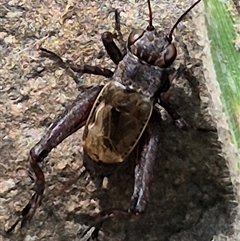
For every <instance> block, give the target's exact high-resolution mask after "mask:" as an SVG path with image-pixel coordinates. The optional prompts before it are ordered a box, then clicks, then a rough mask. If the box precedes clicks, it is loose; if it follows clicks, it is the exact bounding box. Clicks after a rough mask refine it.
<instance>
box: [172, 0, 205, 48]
mask: <svg viewBox="0 0 240 241" xmlns="http://www.w3.org/2000/svg"><path fill="white" fill-rule="evenodd" d="M199 2H201V0H198V1H196V2H195V3H194V4H193V5H192V6H191V7H190V8H189V9H187V10H186V11H185V12H184V13H183V14H182V15H181V16H180V18H179V19H178V20H177V22H176V23H175V24H174V25H173V27H172V29H171V30H170V33H169V35H168V40H169V42H170V43H171V42H172V35H173V31H174V30H175V28H176V27H177V25H178V24H179V23H180V22H181V21H182V19H183V18H184V17H185V16H186V15H187V14H188V13H189V12H190V11H191V10H192V9H193V8H194V7H195V6H196V5H197V4H198V3H199Z"/></svg>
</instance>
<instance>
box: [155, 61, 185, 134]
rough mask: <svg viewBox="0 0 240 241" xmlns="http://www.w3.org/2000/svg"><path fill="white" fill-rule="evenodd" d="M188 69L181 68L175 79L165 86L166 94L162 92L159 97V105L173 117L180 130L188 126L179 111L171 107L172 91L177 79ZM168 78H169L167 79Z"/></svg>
mask: <svg viewBox="0 0 240 241" xmlns="http://www.w3.org/2000/svg"><path fill="white" fill-rule="evenodd" d="M185 69H186V67H184V66H180V67H179V68H178V70H177V72H176V73H175V75H174V77H173V78H172V79H171V80H169V81H166V82H167V84H166V86H165V92H161V93H160V96H159V100H160V102H159V104H160V105H161V106H162V107H163V108H164V109H165V110H166V111H167V112H168V114H169V115H170V116H171V117H172V119H173V120H174V122H175V125H176V126H177V127H178V128H180V129H187V127H188V124H187V123H186V122H185V120H184V119H183V118H182V117H181V116H180V115H179V114H178V113H177V111H176V110H175V109H174V108H173V107H172V106H171V104H170V101H169V100H170V97H171V96H172V91H173V89H174V85H175V84H174V82H175V80H176V79H178V78H179V77H180V76H181V75H182V74H183V72H184V71H185ZM166 78H168V76H167V77H166Z"/></svg>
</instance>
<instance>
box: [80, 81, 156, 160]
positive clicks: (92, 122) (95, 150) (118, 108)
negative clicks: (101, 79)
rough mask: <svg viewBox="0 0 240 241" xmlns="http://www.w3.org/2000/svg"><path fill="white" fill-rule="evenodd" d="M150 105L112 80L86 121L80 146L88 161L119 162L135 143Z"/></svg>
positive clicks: (147, 100)
mask: <svg viewBox="0 0 240 241" xmlns="http://www.w3.org/2000/svg"><path fill="white" fill-rule="evenodd" d="M152 108H153V103H152V101H151V100H150V99H149V98H146V97H145V96H143V95H141V94H139V93H138V92H136V91H133V90H129V89H126V87H125V86H123V85H122V84H120V83H118V82H114V81H111V82H109V83H108V84H106V86H105V87H104V88H103V89H102V91H101V92H100V94H99V96H98V98H97V99H96V101H95V104H94V106H93V108H92V111H91V113H90V115H89V118H88V120H87V123H86V126H85V129H84V133H83V143H84V144H83V147H84V150H85V151H86V152H87V153H88V155H89V156H90V158H91V159H92V160H94V161H101V162H104V163H119V162H122V161H123V160H124V159H125V158H126V157H127V156H128V155H129V154H130V153H131V151H132V150H133V148H134V147H135V146H136V144H137V143H138V141H139V139H140V137H141V135H142V133H143V131H144V129H145V128H146V125H147V124H148V121H149V118H150V116H151V113H152Z"/></svg>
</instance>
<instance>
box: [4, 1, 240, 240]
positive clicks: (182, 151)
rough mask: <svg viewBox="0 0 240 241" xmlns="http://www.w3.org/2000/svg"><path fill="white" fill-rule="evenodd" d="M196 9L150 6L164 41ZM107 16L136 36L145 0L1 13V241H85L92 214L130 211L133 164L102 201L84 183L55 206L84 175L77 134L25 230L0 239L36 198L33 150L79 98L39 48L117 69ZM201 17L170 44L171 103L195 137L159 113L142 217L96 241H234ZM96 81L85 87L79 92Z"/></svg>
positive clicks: (53, 160)
mask: <svg viewBox="0 0 240 241" xmlns="http://www.w3.org/2000/svg"><path fill="white" fill-rule="evenodd" d="M191 3H192V1H181V0H179V1H157V0H153V1H152V6H153V14H154V15H153V19H154V25H155V26H156V27H157V28H159V29H164V31H166V33H167V32H168V31H169V29H170V27H171V26H172V25H173V23H174V22H175V21H176V19H177V18H178V16H180V15H181V14H182V13H183V11H184V10H185V9H187V7H189V5H190V4H191ZM112 8H121V9H123V10H124V12H122V13H121V17H122V18H121V22H122V31H123V34H124V37H125V39H127V36H128V34H129V33H130V31H131V29H132V28H138V27H144V28H145V27H146V26H147V20H148V15H147V12H148V11H147V4H146V1H132V0H129V1H124V0H121V1H113V0H106V1H77V0H69V1H49V0H42V1H40V0H36V1H31V0H12V1H6V3H1V4H0V43H1V44H0V50H1V51H0V66H1V67H0V76H1V80H0V113H1V114H0V154H1V162H0V167H1V168H0V224H1V225H0V226H1V228H0V240H4V241H10V240H19V241H20V240H24V241H30V240H31V241H33V240H43V241H45V240H48V241H51V240H53V241H56V240H58V241H61V240H86V238H85V239H84V238H80V236H81V235H80V234H81V233H82V232H84V230H86V228H87V227H88V225H87V224H86V220H87V219H88V217H89V215H93V214H95V213H97V212H99V210H102V209H105V208H111V207H117V208H128V207H129V203H130V197H131V193H132V191H133V166H132V165H130V163H131V162H130V163H129V166H128V165H126V166H125V167H124V169H122V170H119V171H118V172H117V173H114V174H113V176H111V177H110V178H109V180H108V189H107V190H102V191H99V190H96V188H95V186H94V184H93V182H92V181H91V180H90V179H89V177H88V176H85V177H82V178H80V179H79V180H78V181H77V182H76V183H75V184H73V185H72V186H71V187H70V188H69V189H68V190H66V191H65V192H64V193H63V194H62V195H58V193H59V192H58V191H59V190H60V189H61V188H62V187H63V186H64V184H65V183H67V182H68V181H69V180H70V179H71V178H73V177H74V176H77V175H78V174H79V173H80V170H81V166H82V147H81V135H82V131H78V132H77V133H75V134H74V135H72V136H71V137H69V138H68V139H67V140H66V141H64V142H63V143H62V144H61V145H60V146H59V147H58V148H56V149H55V150H54V151H53V152H52V153H51V154H50V155H49V156H48V158H46V161H45V162H44V164H43V170H44V173H45V175H46V183H47V184H46V185H47V186H46V191H45V197H44V200H43V203H42V207H41V208H40V209H39V210H38V212H37V213H36V215H35V216H34V218H33V220H32V222H31V223H30V225H29V226H28V227H27V228H25V229H23V230H21V231H20V230H19V229H18V228H17V229H16V231H14V233H13V234H11V235H7V234H5V233H4V229H6V228H8V227H9V226H10V225H11V224H12V223H13V222H14V221H15V219H16V217H17V214H19V212H20V211H21V209H22V208H23V207H24V206H25V205H26V203H27V202H28V200H29V198H30V196H31V190H30V188H31V184H32V183H31V180H30V178H29V177H28V175H27V170H28V163H27V161H26V159H27V154H28V151H29V150H30V148H31V147H32V146H33V145H34V144H35V143H37V141H38V140H39V139H40V137H41V136H42V134H43V132H44V130H45V129H46V127H47V126H48V125H49V124H50V123H51V122H52V121H53V120H54V119H55V118H56V116H58V115H59V114H60V113H61V112H62V111H63V110H64V108H66V107H67V105H68V102H69V101H70V100H72V99H74V98H75V97H76V96H77V93H78V90H77V87H76V85H75V83H74V81H73V79H72V78H71V77H70V76H69V75H68V73H67V72H66V71H65V70H63V69H61V68H60V67H59V66H57V65H56V63H54V62H52V61H50V60H47V59H45V58H41V57H40V56H39V47H40V46H43V47H45V48H47V49H50V50H52V51H54V52H56V53H58V54H59V55H60V56H62V57H64V58H67V59H70V60H73V61H75V62H76V63H78V64H81V63H87V64H93V65H95V64H97V65H98V64H99V65H101V66H103V67H109V68H111V69H112V70H114V64H113V63H112V62H111V61H110V60H109V59H108V58H107V55H106V53H105V51H104V48H103V45H102V44H101V41H100V39H101V33H103V32H104V31H112V30H113V28H114V17H113V15H109V14H108V11H109V10H110V9H112ZM203 15H204V9H203V7H202V6H200V7H196V8H195V9H194V10H193V11H192V12H191V13H190V14H189V15H188V16H187V17H186V18H185V19H184V21H183V22H182V23H181V24H180V25H179V27H178V29H177V31H176V34H175V36H176V45H177V48H178V49H179V53H178V57H177V61H176V63H175V68H177V67H178V66H179V65H180V64H181V63H182V64H184V65H186V67H187V68H186V71H185V72H184V73H183V74H182V76H181V78H179V79H178V80H176V87H175V88H174V90H173V96H172V104H173V105H174V106H175V107H176V109H177V110H178V112H179V113H180V114H181V115H182V117H183V118H184V119H185V120H186V121H187V123H188V124H189V125H190V128H189V129H188V130H187V131H181V130H179V129H178V128H177V127H175V126H174V125H173V123H172V121H171V119H170V118H169V117H168V116H167V115H165V113H163V120H162V123H161V126H162V143H161V146H160V147H159V161H158V165H157V166H156V168H155V169H156V171H155V172H156V173H155V177H154V183H153V186H152V192H151V198H150V201H149V203H148V206H147V210H146V212H145V214H143V215H142V216H139V217H137V218H136V219H135V220H132V221H128V220H118V219H114V220H109V221H107V222H106V223H105V224H104V226H103V229H102V232H101V233H100V236H99V239H100V240H105V241H108V240H109V241H110V240H114V241H117V240H125V241H127V240H139V241H142V240H151V241H154V240H157V241H165V240H170V241H175V240H176V241H179V240H182V241H183V240H184V241H209V240H240V234H239V230H237V229H236V225H235V226H234V225H233V224H234V223H236V221H235V219H236V216H237V211H238V208H237V205H236V203H237V201H238V197H237V195H238V190H239V189H238V183H239V180H238V176H237V170H236V166H237V155H236V154H235V149H234V148H233V147H231V145H230V143H229V137H228V132H227V130H225V128H226V126H225V124H222V125H219V123H225V122H224V121H222V118H223V117H222V113H221V106H220V101H219V99H218V96H217V95H218V93H216V92H215V89H214V88H211V83H212V79H211V78H212V77H213V76H212V75H210V74H208V71H207V68H208V64H206V63H207V62H206V59H208V56H207V55H206V54H207V53H208V52H207V51H206V49H205V47H206V46H205V45H206V44H207V42H206V41H205V37H204V36H203V32H204V31H201V29H202V27H201V28H200V27H199V23H202V24H203V25H204V22H201V21H200V20H199V19H201V20H202V18H203ZM196 30H197V31H196ZM204 34H205V33H204ZM204 61H205V62H204ZM103 80H104V78H102V77H96V76H89V75H85V76H84V77H83V82H84V83H85V84H90V83H100V82H101V81H103ZM213 86H214V85H213ZM212 89H213V91H211V90H212ZM215 100H216V101H215ZM218 105H219V106H218ZM223 119H224V118H223ZM229 157H230V158H229ZM238 220H239V219H238ZM231 235H233V236H231ZM228 237H229V238H228ZM230 237H231V238H230Z"/></svg>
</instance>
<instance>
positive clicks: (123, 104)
mask: <svg viewBox="0 0 240 241" xmlns="http://www.w3.org/2000/svg"><path fill="white" fill-rule="evenodd" d="M200 1H201V0H198V1H196V2H195V3H194V4H193V5H192V6H191V7H190V8H189V9H187V10H186V11H185V13H183V14H182V16H180V18H179V19H178V20H177V22H176V23H175V24H174V25H173V27H172V28H171V30H170V32H169V34H168V35H164V34H163V33H162V32H157V31H156V30H155V28H154V26H153V24H152V11H151V6H150V0H148V1H147V3H148V8H149V24H148V26H147V28H146V29H145V30H143V29H137V30H133V31H132V32H131V33H130V35H129V37H128V40H127V44H126V48H127V53H126V54H122V53H121V51H120V50H119V48H118V47H117V45H116V44H115V42H114V36H113V34H112V33H110V32H105V33H103V34H102V41H103V44H104V46H105V48H106V51H107V53H108V55H109V56H110V58H111V59H112V61H113V62H114V63H115V64H116V65H117V66H116V69H115V71H114V72H113V71H111V70H108V69H106V68H101V67H97V66H89V65H83V66H79V65H76V64H71V63H70V62H64V61H63V60H62V59H61V58H60V57H59V56H57V55H56V54H54V53H52V52H51V51H49V50H46V49H43V48H42V49H41V50H42V51H43V52H45V54H46V55H48V57H50V58H53V59H55V60H58V61H59V63H60V64H61V66H62V67H66V68H68V69H71V70H72V71H75V72H80V73H82V74H84V73H89V74H95V75H102V76H105V77H106V78H108V82H107V84H105V85H104V86H103V85H95V86H91V87H88V88H86V89H84V91H81V92H80V93H79V95H78V96H77V98H76V100H75V101H74V102H73V104H72V105H71V106H70V107H69V108H68V109H67V110H66V111H65V112H64V114H63V115H62V116H61V117H60V118H58V119H57V120H55V121H54V122H53V123H52V124H51V125H50V127H49V128H48V129H47V130H46V132H45V134H44V135H43V137H42V139H41V140H40V141H39V142H38V143H37V144H36V145H35V146H34V147H33V148H32V149H31V150H30V153H29V157H28V159H29V163H30V168H31V170H32V171H33V172H34V174H35V177H36V178H35V193H34V194H33V196H32V197H31V199H30V201H29V202H28V204H27V205H26V206H25V207H24V209H23V210H22V216H21V217H20V218H19V219H18V220H17V221H16V222H15V223H14V224H13V225H12V226H11V228H10V229H9V230H8V231H7V232H11V231H12V230H13V229H14V228H15V227H16V225H17V224H18V223H19V222H20V221H21V227H23V226H25V225H26V223H27V222H29V221H30V220H31V219H32V217H33V215H34V213H35V211H36V209H37V208H38V207H39V206H40V205H41V201H42V198H43V193H44V187H45V178H44V173H43V171H42V169H41V167H40V166H39V163H40V162H42V161H43V160H44V158H45V157H47V155H48V154H49V153H50V152H51V150H52V149H53V148H55V147H56V146H58V145H59V144H60V143H61V142H62V141H63V140H64V139H65V138H67V137H68V136H69V135H71V134H72V133H74V132H76V131H77V130H79V129H80V128H81V127H83V126H85V127H84V132H83V149H84V156H85V158H84V161H83V163H84V165H85V166H86V168H87V170H88V171H89V172H90V174H91V173H96V172H97V173H98V175H99V176H101V177H104V176H108V175H110V174H111V171H112V167H114V166H115V165H120V164H121V163H123V162H124V161H125V160H126V159H127V157H128V156H129V155H130V154H131V153H132V152H133V151H136V150H137V151H138V155H137V156H138V159H137V160H136V165H135V179H134V190H133V194H132V197H131V201H130V207H129V209H128V213H130V214H133V215H136V214H140V213H143V212H144V210H145V207H146V203H147V201H148V199H149V192H150V184H151V182H152V178H153V170H154V163H155V161H156V159H157V157H158V146H159V142H160V138H159V131H160V128H159V120H160V115H159V113H157V111H156V109H155V105H156V104H160V105H161V106H162V107H164V108H165V110H166V111H167V112H168V113H169V115H170V116H171V117H172V119H173V120H174V121H175V123H176V124H177V125H178V126H180V127H183V126H184V121H183V119H182V118H181V116H180V115H179V114H178V113H176V112H175V111H174V110H173V109H172V108H171V106H170V105H169V104H168V101H167V99H166V98H164V97H163V96H164V94H165V93H167V91H168V90H169V88H170V86H171V83H170V80H169V72H168V68H169V67H170V66H171V65H172V63H173V62H174V60H175V59H176V56H177V50H176V47H175V45H174V44H173V43H172V40H173V36H172V35H173V32H174V30H175V28H176V27H177V25H178V24H179V23H180V22H181V20H182V19H183V17H184V16H185V15H186V14H187V13H188V12H189V11H190V10H191V9H192V8H193V7H195V5H197V4H198V3H199V2H200ZM116 14H118V13H117V11H116ZM116 16H117V15H116ZM116 19H117V18H116ZM116 21H117V20H116ZM139 143H141V145H140V144H139ZM94 175H95V174H94Z"/></svg>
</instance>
